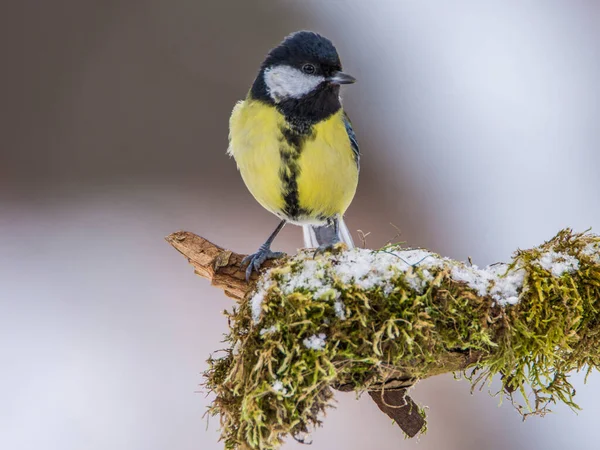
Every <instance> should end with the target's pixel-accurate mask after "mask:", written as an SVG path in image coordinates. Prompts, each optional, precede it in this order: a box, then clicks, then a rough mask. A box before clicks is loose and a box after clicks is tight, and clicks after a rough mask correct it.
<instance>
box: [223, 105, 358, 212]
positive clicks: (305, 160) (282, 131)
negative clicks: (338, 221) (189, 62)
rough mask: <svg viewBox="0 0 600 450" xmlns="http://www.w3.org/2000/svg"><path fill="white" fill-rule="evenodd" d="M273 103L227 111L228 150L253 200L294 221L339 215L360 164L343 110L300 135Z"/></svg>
mask: <svg viewBox="0 0 600 450" xmlns="http://www.w3.org/2000/svg"><path fill="white" fill-rule="evenodd" d="M289 130H290V126H289V124H288V123H287V122H286V120H285V118H284V117H283V115H282V114H280V113H279V112H278V111H277V110H276V109H275V108H274V107H272V106H269V105H266V104H264V103H262V102H258V101H255V100H245V101H242V102H239V103H238V104H237V105H236V106H235V108H234V110H233V113H232V115H231V119H230V134H229V149H228V152H229V154H231V155H233V157H234V158H235V160H236V162H237V165H238V168H239V170H240V173H241V175H242V178H243V180H244V182H245V184H246V186H247V187H248V189H249V190H250V192H251V193H252V195H253V196H254V198H256V200H257V201H258V202H259V203H260V204H261V205H262V206H263V207H264V208H265V209H267V210H269V211H271V212H272V213H273V214H276V215H278V216H279V217H282V218H286V219H287V220H289V221H291V222H295V223H322V222H323V221H324V220H325V219H326V218H329V217H333V216H336V215H341V214H343V213H344V212H345V211H346V209H347V208H348V206H349V205H350V202H351V201H352V198H353V197H354V193H355V191H356V186H357V183H358V168H357V165H356V162H355V160H354V156H353V152H352V148H351V145H350V139H349V137H348V134H347V132H346V128H345V125H344V122H343V112H342V111H341V110H340V111H339V112H338V113H336V114H334V115H332V116H331V117H329V118H328V119H326V120H324V121H321V122H319V123H318V124H316V125H314V126H312V128H311V129H310V131H309V132H308V133H307V134H306V136H304V137H303V138H302V139H300V140H298V139H294V138H290V133H289Z"/></svg>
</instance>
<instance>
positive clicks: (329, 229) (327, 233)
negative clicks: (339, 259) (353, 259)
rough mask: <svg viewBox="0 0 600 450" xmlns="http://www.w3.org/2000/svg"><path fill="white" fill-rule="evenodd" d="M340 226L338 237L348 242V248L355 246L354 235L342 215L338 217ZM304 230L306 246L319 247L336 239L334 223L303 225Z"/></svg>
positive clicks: (345, 242)
mask: <svg viewBox="0 0 600 450" xmlns="http://www.w3.org/2000/svg"><path fill="white" fill-rule="evenodd" d="M338 228H339V230H338V231H339V233H338V239H339V240H340V241H342V242H343V243H344V244H346V245H347V246H348V248H354V241H353V240H352V235H351V234H350V230H348V227H347V226H346V223H345V222H344V219H343V218H342V217H340V218H339V219H338ZM302 231H303V233H304V247H306V248H317V247H320V246H321V245H327V244H331V243H332V242H334V241H335V228H334V226H333V224H327V225H320V226H317V225H303V226H302Z"/></svg>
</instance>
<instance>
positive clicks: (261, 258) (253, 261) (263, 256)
mask: <svg viewBox="0 0 600 450" xmlns="http://www.w3.org/2000/svg"><path fill="white" fill-rule="evenodd" d="M284 256H285V253H283V252H272V251H271V249H270V248H268V247H267V248H264V247H261V248H259V249H258V251H257V252H256V253H253V254H251V255H248V256H246V257H245V258H244V259H242V265H244V264H246V263H247V264H248V267H247V268H246V281H250V277H251V276H252V272H253V271H254V272H256V273H258V271H259V270H260V266H262V265H263V263H264V262H265V261H266V260H267V259H277V258H282V257H284Z"/></svg>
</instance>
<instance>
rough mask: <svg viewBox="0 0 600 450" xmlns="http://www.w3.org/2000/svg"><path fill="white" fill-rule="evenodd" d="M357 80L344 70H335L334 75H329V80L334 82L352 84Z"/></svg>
mask: <svg viewBox="0 0 600 450" xmlns="http://www.w3.org/2000/svg"><path fill="white" fill-rule="evenodd" d="M355 81H356V78H354V77H353V76H352V75H348V74H347V73H344V72H335V73H334V74H333V76H331V77H329V82H331V83H333V84H352V83H354V82H355Z"/></svg>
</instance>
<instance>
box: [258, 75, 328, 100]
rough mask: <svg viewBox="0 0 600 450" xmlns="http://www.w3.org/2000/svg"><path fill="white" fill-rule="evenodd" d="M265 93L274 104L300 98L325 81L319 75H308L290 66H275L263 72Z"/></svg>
mask: <svg viewBox="0 0 600 450" xmlns="http://www.w3.org/2000/svg"><path fill="white" fill-rule="evenodd" d="M264 77H265V84H266V85H267V91H268V92H269V95H270V96H271V98H272V99H273V100H274V101H275V102H279V101H281V100H283V99H286V98H290V97H291V98H300V97H303V96H304V95H306V94H308V93H309V92H311V91H313V90H314V89H315V88H316V87H317V86H318V85H319V84H321V83H322V82H323V81H325V77H322V76H320V75H308V74H306V73H304V72H302V71H301V70H299V69H296V68H294V67H291V66H275V67H271V68H269V69H267V70H265V74H264Z"/></svg>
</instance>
